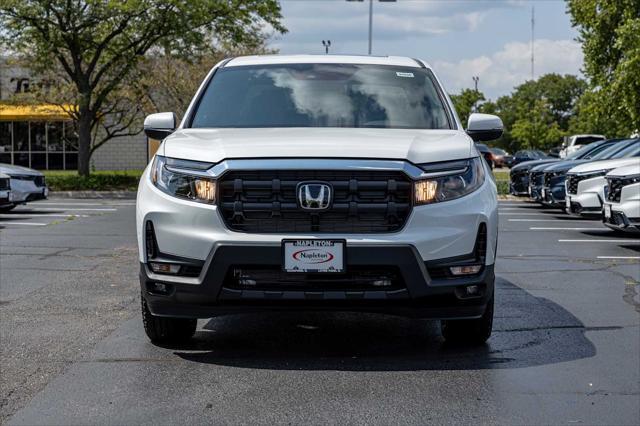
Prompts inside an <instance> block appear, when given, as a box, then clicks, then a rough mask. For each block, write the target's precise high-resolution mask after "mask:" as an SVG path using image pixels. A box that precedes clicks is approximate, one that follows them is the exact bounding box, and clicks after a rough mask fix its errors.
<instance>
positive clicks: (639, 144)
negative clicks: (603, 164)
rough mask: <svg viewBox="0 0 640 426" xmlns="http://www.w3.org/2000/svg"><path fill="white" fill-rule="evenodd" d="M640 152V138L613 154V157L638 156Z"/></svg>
mask: <svg viewBox="0 0 640 426" xmlns="http://www.w3.org/2000/svg"><path fill="white" fill-rule="evenodd" d="M639 153H640V140H636V141H635V142H632V143H631V144H630V145H629V146H627V147H626V148H624V149H622V150H620V151H618V152H616V153H615V154H613V155H612V156H611V159H614V158H628V157H638V154H639Z"/></svg>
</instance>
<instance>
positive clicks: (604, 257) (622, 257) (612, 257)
mask: <svg viewBox="0 0 640 426" xmlns="http://www.w3.org/2000/svg"><path fill="white" fill-rule="evenodd" d="M598 259H640V256H598Z"/></svg>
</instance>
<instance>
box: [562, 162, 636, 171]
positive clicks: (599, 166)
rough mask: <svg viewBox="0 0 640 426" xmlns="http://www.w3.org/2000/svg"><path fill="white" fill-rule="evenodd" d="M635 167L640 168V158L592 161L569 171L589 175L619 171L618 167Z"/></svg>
mask: <svg viewBox="0 0 640 426" xmlns="http://www.w3.org/2000/svg"><path fill="white" fill-rule="evenodd" d="M631 165H635V166H636V167H640V158H618V159H615V160H601V161H592V162H590V163H587V164H581V165H579V166H576V167H574V168H573V169H571V170H569V173H571V174H576V173H589V172H596V171H599V170H611V169H617V168H618V167H624V166H631Z"/></svg>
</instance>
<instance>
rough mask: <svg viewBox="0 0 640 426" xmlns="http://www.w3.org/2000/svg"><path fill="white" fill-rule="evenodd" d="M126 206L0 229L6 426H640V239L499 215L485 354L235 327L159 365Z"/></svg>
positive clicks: (515, 207) (350, 332)
mask: <svg viewBox="0 0 640 426" xmlns="http://www.w3.org/2000/svg"><path fill="white" fill-rule="evenodd" d="M134 213H135V206H134V201H133V200H104V201H103V200H71V199H50V200H47V201H44V202H39V203H33V204H30V205H28V206H25V207H20V208H17V209H16V210H15V211H14V212H12V213H9V214H3V215H0V341H1V342H2V344H1V345H0V355H1V359H0V369H1V370H0V423H6V424H25V425H26V424H28V425H34V424H105V423H109V424H137V423H148V424H184V423H196V424H197V423H203V424H205V423H207V424H209V423H261V424H271V423H288V424H299V423H312V424H316V423H342V424H343V423H377V424H390V423H410V424H424V423H455V424H478V423H482V424H487V423H495V424H612V425H613V424H615V425H621V424H638V423H639V419H640V368H639V365H640V329H639V328H640V315H639V314H640V296H639V292H640V236H632V235H629V236H620V235H619V234H615V233H614V232H613V231H610V230H608V229H607V228H605V227H604V226H602V225H601V224H600V223H599V222H597V221H590V220H583V219H579V218H578V219H576V218H570V217H568V216H566V215H562V214H560V213H559V211H551V210H543V209H540V208H538V207H537V206H536V205H534V204H529V203H526V202H522V201H501V203H500V228H501V231H500V237H499V238H500V245H499V259H498V262H497V266H496V272H497V282H496V285H497V290H496V303H497V304H496V319H495V323H494V334H493V336H492V338H491V339H490V340H489V343H488V344H487V345H486V346H483V347H479V348H465V347H455V346H449V345H446V344H444V343H443V341H442V339H441V337H440V336H439V332H438V328H437V326H436V324H435V323H434V322H429V321H419V320H409V319H403V318H396V317H390V316H378V315H362V314H360V315H356V314H318V313H315V314H276V313H270V314H262V315H239V316H231V317H225V318H218V319H213V320H203V321H200V322H199V330H198V332H197V333H196V337H195V339H194V341H193V343H191V344H189V345H188V346H182V347H158V346H154V345H152V344H151V343H149V341H148V340H147V338H146V336H145V335H144V331H143V329H142V324H141V321H140V315H139V312H138V310H139V296H138V292H139V287H138V282H137V273H138V263H137V252H136V241H135V223H134V222H135V217H134V216H135V215H134Z"/></svg>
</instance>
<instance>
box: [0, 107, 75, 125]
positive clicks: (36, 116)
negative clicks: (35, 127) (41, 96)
mask: <svg viewBox="0 0 640 426" xmlns="http://www.w3.org/2000/svg"><path fill="white" fill-rule="evenodd" d="M69 108H72V107H71V106H70V105H65V106H64V107H62V106H60V105H49V104H40V105H6V104H5V105H0V121H26V120H33V121H60V120H71V117H69V114H67V112H66V111H65V109H66V110H68V109H69Z"/></svg>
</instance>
